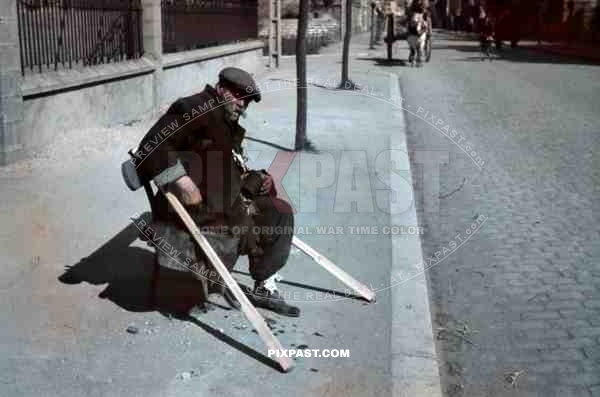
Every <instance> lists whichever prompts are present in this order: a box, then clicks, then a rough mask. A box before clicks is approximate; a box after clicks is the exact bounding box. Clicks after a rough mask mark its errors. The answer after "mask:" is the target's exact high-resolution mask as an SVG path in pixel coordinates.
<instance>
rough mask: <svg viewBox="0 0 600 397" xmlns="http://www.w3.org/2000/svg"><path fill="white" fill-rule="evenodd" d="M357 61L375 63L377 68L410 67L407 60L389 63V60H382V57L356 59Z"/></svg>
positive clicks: (396, 60)
mask: <svg viewBox="0 0 600 397" xmlns="http://www.w3.org/2000/svg"><path fill="white" fill-rule="evenodd" d="M407 56H408V55H407ZM354 59H356V60H359V61H373V62H375V64H376V65H377V66H404V67H408V62H406V60H404V59H392V60H391V61H388V59H387V58H381V57H370V58H368V57H362V58H360V57H359V58H354Z"/></svg>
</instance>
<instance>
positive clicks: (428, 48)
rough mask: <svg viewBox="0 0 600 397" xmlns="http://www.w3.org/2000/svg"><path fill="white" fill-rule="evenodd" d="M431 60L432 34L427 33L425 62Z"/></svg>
mask: <svg viewBox="0 0 600 397" xmlns="http://www.w3.org/2000/svg"><path fill="white" fill-rule="evenodd" d="M430 60H431V36H430V35H427V39H426V40H425V62H429V61H430Z"/></svg>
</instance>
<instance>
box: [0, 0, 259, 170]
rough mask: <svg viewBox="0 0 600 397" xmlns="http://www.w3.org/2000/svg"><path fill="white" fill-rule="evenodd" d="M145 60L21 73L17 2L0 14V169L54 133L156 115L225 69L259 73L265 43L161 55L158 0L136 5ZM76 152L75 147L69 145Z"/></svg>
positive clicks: (43, 143)
mask: <svg viewBox="0 0 600 397" xmlns="http://www.w3.org/2000/svg"><path fill="white" fill-rule="evenodd" d="M142 3H143V6H144V19H143V42H144V50H145V52H144V56H143V57H142V58H140V59H137V60H131V61H125V62H117V63H110V64H103V65H98V66H89V67H74V68H73V69H64V70H58V71H46V72H43V73H35V72H28V71H25V74H24V76H23V75H22V73H21V60H20V51H19V31H18V24H17V17H16V0H4V3H3V7H2V8H0V65H2V70H0V165H4V164H7V163H11V162H14V161H17V160H19V159H22V158H26V157H28V156H29V155H30V154H31V153H32V152H35V151H36V150H37V149H39V148H41V147H43V146H46V145H47V144H49V143H50V142H51V141H52V140H53V139H55V138H56V137H57V136H58V135H60V134H64V133H67V132H74V131H77V130H83V129H84V128H88V127H111V126H114V125H117V124H121V123H127V122H130V121H133V120H138V119H143V118H147V117H152V116H157V115H158V114H159V113H160V112H161V110H164V108H165V107H166V106H168V105H169V104H170V103H171V102H172V101H173V100H175V99H177V98H178V97H181V96H186V95H191V94H193V93H196V92H199V91H200V90H202V89H203V88H204V85H205V84H207V83H211V84H213V83H215V82H216V80H217V76H218V72H219V70H220V69H221V68H223V67H226V66H238V67H242V68H244V69H246V70H247V71H248V72H250V73H254V74H261V73H262V72H264V71H265V69H266V66H265V62H264V59H263V57H262V50H263V47H264V43H263V42H262V41H260V40H249V41H247V42H243V43H237V44H230V45H223V46H218V47H211V48H206V49H201V50H195V51H186V52H179V53H173V54H163V53H162V30H161V10H160V0H142ZM5 5H6V6H5ZM72 144H73V146H74V150H77V142H72Z"/></svg>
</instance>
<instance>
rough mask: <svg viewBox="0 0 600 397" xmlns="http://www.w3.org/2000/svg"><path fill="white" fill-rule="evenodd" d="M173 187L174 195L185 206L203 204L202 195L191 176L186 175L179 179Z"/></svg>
mask: <svg viewBox="0 0 600 397" xmlns="http://www.w3.org/2000/svg"><path fill="white" fill-rule="evenodd" d="M173 186H174V190H175V191H174V194H175V195H176V196H177V197H178V198H179V200H181V202H182V203H183V205H187V206H193V205H199V204H200V203H201V202H202V194H200V190H199V189H198V186H196V184H195V183H194V181H192V178H190V177H189V176H187V175H186V176H182V177H181V178H179V179H177V180H176V181H175V183H173Z"/></svg>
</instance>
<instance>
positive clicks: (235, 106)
mask: <svg viewBox="0 0 600 397" xmlns="http://www.w3.org/2000/svg"><path fill="white" fill-rule="evenodd" d="M217 93H218V94H219V95H221V96H222V97H223V98H224V99H225V101H226V103H225V104H224V105H223V107H224V108H225V115H226V117H227V118H228V119H229V120H230V121H238V120H239V118H240V116H241V115H242V114H243V113H245V111H246V109H247V108H248V104H249V103H250V97H249V96H247V94H246V93H244V92H240V91H238V90H234V89H230V88H229V87H226V86H224V85H221V84H219V85H217Z"/></svg>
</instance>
